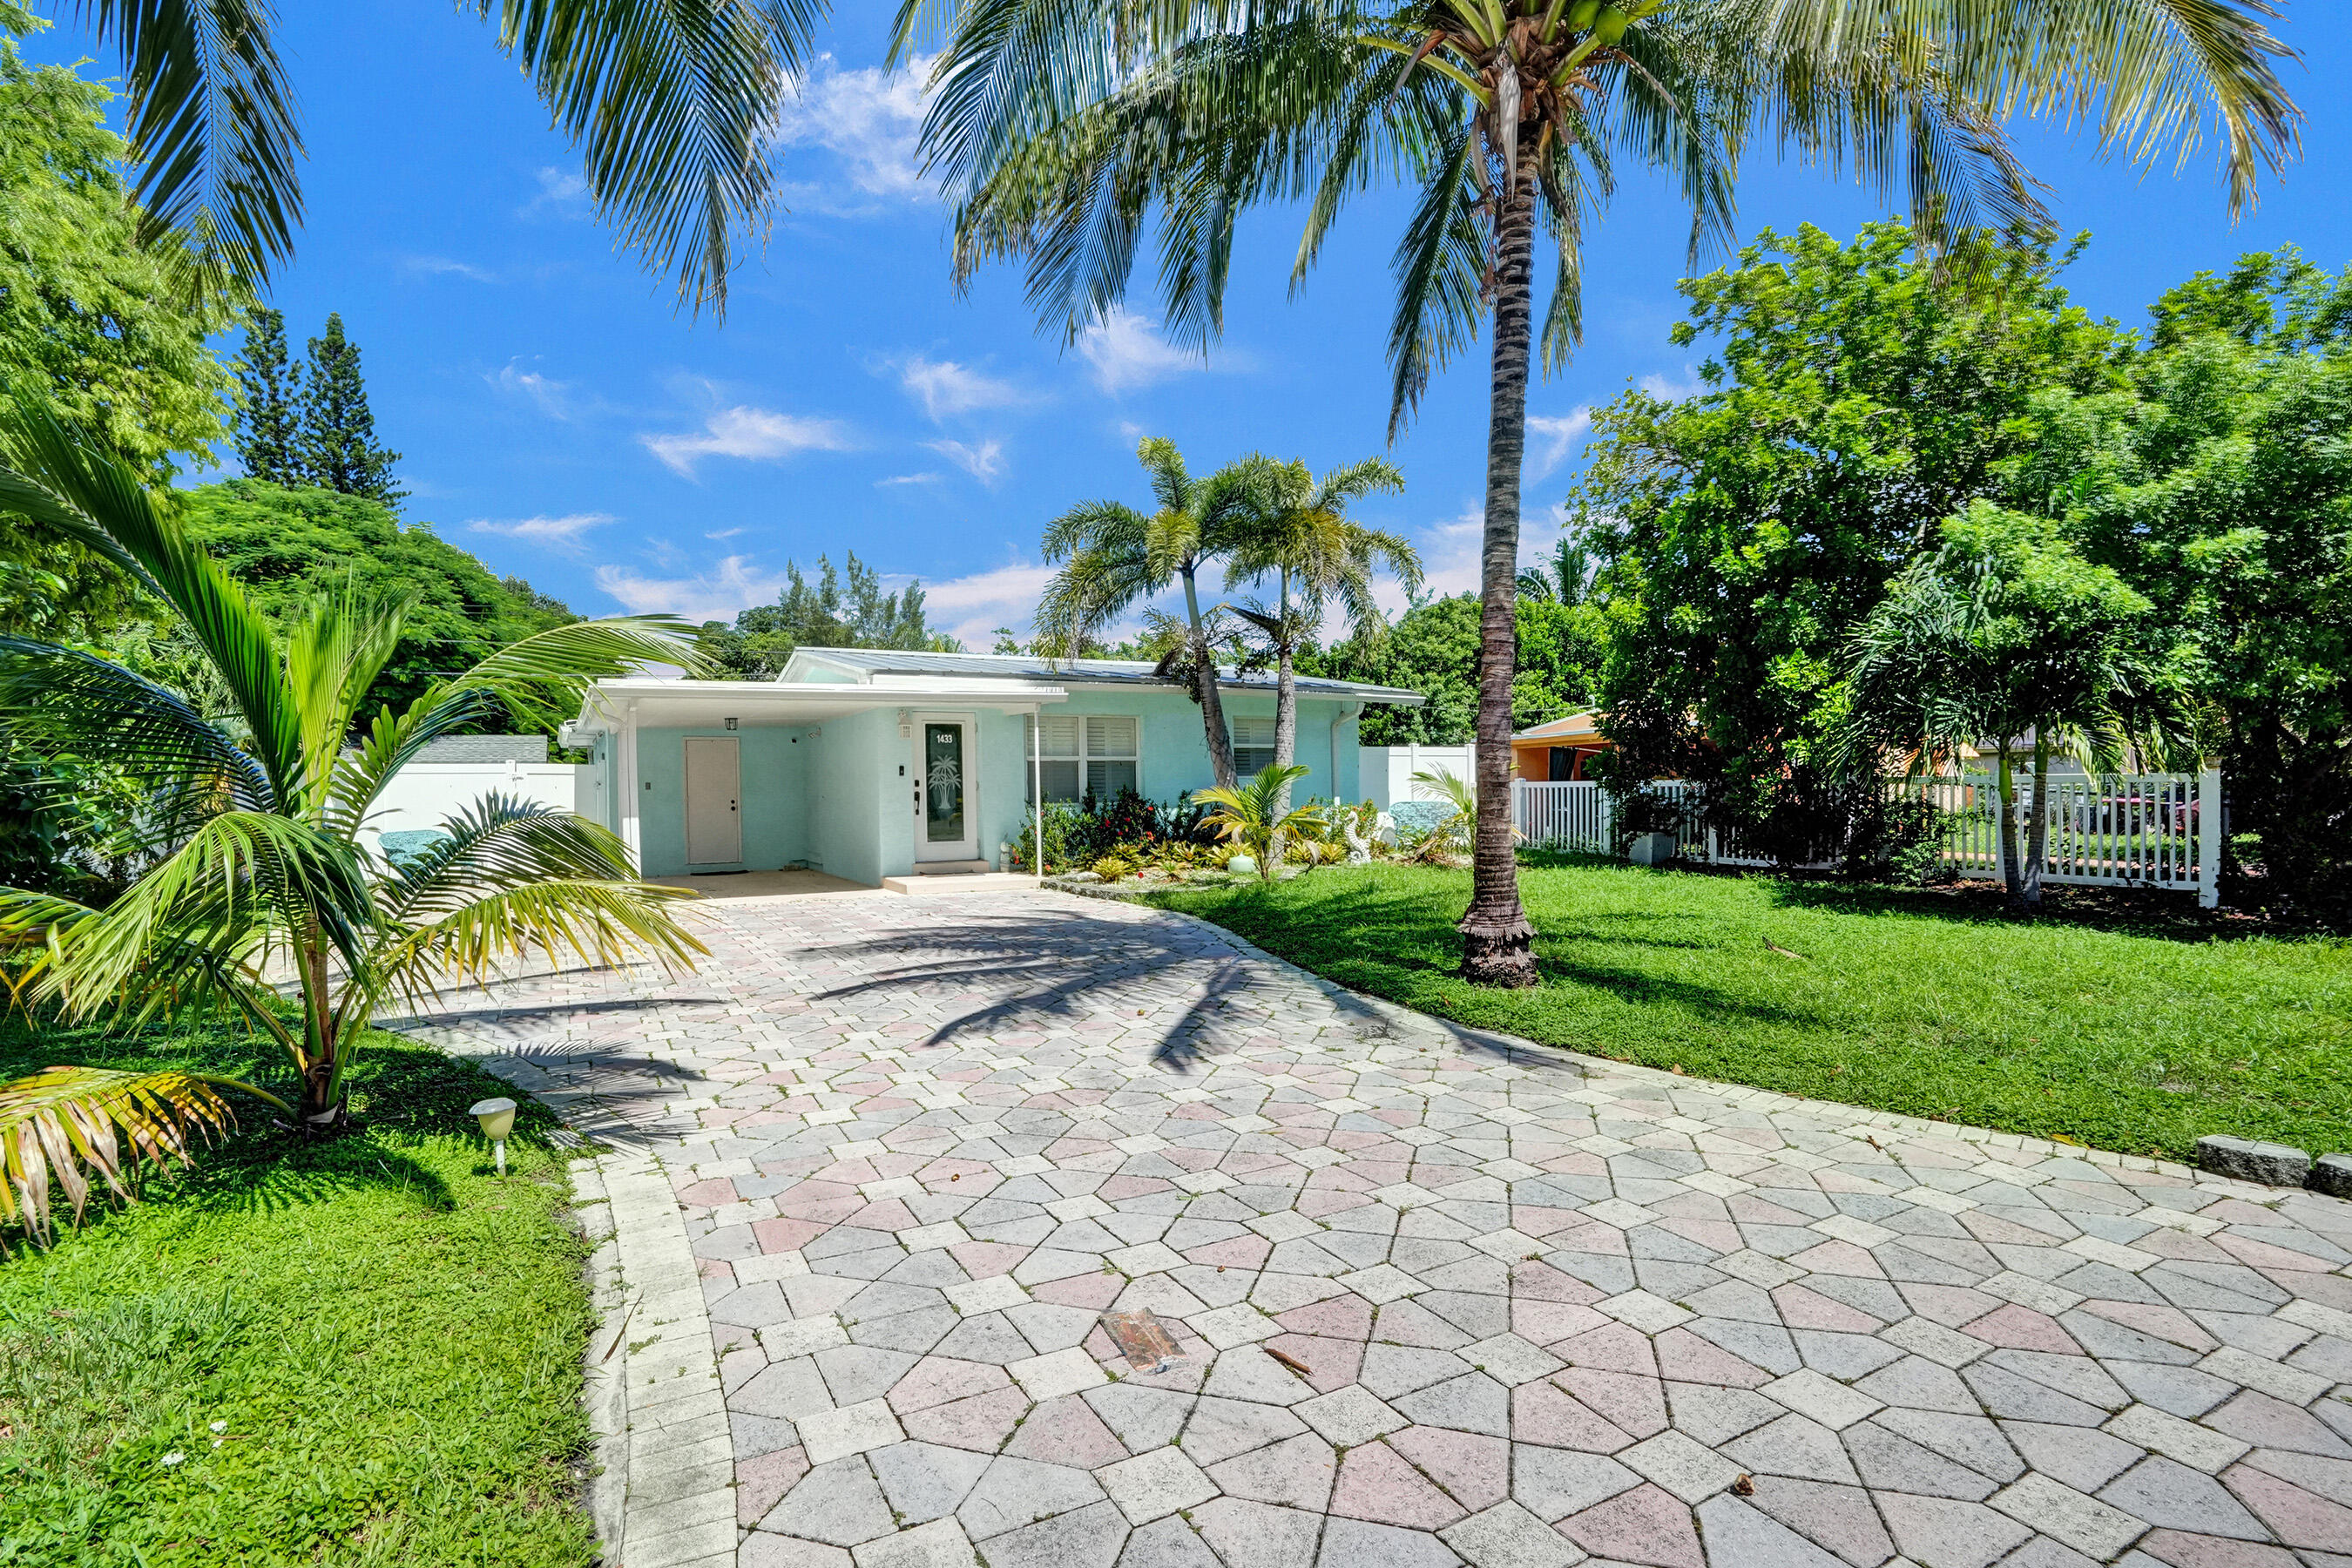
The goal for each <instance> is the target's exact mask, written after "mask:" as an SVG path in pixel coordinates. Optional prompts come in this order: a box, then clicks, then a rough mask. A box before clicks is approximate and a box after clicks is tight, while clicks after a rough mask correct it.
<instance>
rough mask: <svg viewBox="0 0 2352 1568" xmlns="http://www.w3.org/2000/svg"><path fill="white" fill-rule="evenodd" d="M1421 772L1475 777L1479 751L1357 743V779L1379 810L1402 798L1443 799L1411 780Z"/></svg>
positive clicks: (1458, 747)
mask: <svg viewBox="0 0 2352 1568" xmlns="http://www.w3.org/2000/svg"><path fill="white" fill-rule="evenodd" d="M1415 773H1452V774H1453V775H1454V777H1455V778H1458V779H1475V778H1476V777H1477V776H1478V752H1477V750H1476V748H1475V747H1471V746H1359V747H1357V748H1356V782H1357V784H1358V786H1359V787H1360V788H1361V789H1362V791H1363V793H1364V798H1366V799H1367V800H1370V802H1371V803H1372V804H1373V805H1377V806H1379V807H1380V808H1381V810H1382V811H1386V810H1387V809H1388V808H1389V807H1391V806H1392V805H1395V804H1396V803H1397V802H1399V801H1401V800H1443V799H1444V795H1440V794H1439V793H1438V792H1437V791H1436V790H1433V789H1432V788H1430V787H1429V786H1428V785H1427V784H1415V783H1413V782H1412V775H1413V774H1415Z"/></svg>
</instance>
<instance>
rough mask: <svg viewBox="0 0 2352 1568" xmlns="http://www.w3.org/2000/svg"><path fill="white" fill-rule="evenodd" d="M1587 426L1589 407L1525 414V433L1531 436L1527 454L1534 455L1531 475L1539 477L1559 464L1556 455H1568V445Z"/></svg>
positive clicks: (1590, 426) (1561, 456) (1563, 456)
mask: <svg viewBox="0 0 2352 1568" xmlns="http://www.w3.org/2000/svg"><path fill="white" fill-rule="evenodd" d="M1591 428H1592V410H1591V409H1590V408H1579V409H1577V410H1575V411H1574V412H1573V413H1570V414H1561V415H1546V414H1530V415H1528V436H1530V437H1533V439H1531V440H1529V441H1528V448H1529V451H1528V455H1529V456H1530V457H1532V458H1534V459H1535V468H1536V472H1535V477H1536V478H1537V479H1542V478H1543V477H1544V476H1545V475H1546V474H1549V473H1550V472H1551V471H1552V470H1553V469H1554V468H1559V464H1560V459H1561V458H1565V457H1567V456H1568V449H1569V448H1570V447H1572V446H1574V445H1575V444H1576V441H1577V438H1578V437H1580V436H1582V435H1583V434H1584V433H1585V432H1586V431H1587V430H1590V429H1591Z"/></svg>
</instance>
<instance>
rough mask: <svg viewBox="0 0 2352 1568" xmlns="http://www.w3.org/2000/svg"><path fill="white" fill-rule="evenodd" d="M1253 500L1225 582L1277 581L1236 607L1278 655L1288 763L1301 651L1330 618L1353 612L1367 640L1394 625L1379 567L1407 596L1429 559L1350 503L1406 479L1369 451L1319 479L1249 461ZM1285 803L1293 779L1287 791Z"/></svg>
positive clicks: (1417, 588) (1287, 466) (1294, 749)
mask: <svg viewBox="0 0 2352 1568" xmlns="http://www.w3.org/2000/svg"><path fill="white" fill-rule="evenodd" d="M1248 470H1249V471H1248V478H1247V480H1246V486H1247V493H1248V498H1249V499H1248V502H1247V505H1246V506H1245V507H1244V509H1243V510H1242V511H1241V512H1240V514H1239V515H1237V516H1236V518H1235V520H1234V534H1233V535H1232V539H1231V542H1230V547H1229V552H1228V554H1227V556H1226V559H1225V584H1226V586H1228V587H1232V586H1234V584H1242V583H1249V584H1259V583H1263V582H1265V580H1266V579H1267V578H1269V577H1271V578H1272V579H1274V596H1273V598H1272V599H1270V600H1265V601H1260V602H1255V603H1251V604H1245V605H1235V606H1234V614H1235V615H1237V616H1240V617H1241V618H1242V619H1243V620H1244V621H1245V622H1247V623H1248V624H1249V625H1250V626H1254V627H1255V628H1256V630H1257V634H1258V637H1259V639H1260V640H1261V642H1262V643H1263V646H1264V649H1265V654H1266V655H1267V656H1268V657H1270V658H1272V659H1273V661H1274V670H1275V696H1274V765H1275V767H1276V769H1277V770H1286V769H1288V768H1289V767H1290V765H1291V763H1293V762H1295V761H1296V760H1297V755H1298V666H1297V657H1298V650H1299V649H1300V648H1301V647H1304V646H1307V645H1309V644H1311V643H1312V642H1313V640H1314V637H1315V634H1316V631H1317V630H1318V628H1319V627H1320V626H1322V625H1323V622H1324V620H1325V618H1326V617H1327V616H1329V615H1331V614H1334V613H1337V614H1339V615H1341V616H1346V617H1347V621H1348V626H1349V630H1350V631H1351V632H1352V634H1353V636H1354V638H1355V640H1356V641H1357V642H1358V643H1359V644H1366V645H1369V644H1373V643H1377V642H1379V641H1380V639H1381V637H1383V636H1385V635H1386V634H1387V632H1388V617H1387V616H1385V615H1383V614H1382V613H1381V606H1380V604H1379V602H1378V601H1377V600H1375V599H1374V598H1373V596H1372V576H1373V574H1374V573H1375V572H1377V571H1379V570H1381V569H1382V568H1386V569H1387V570H1388V571H1389V572H1390V573H1391V574H1392V575H1394V576H1395V578H1396V579H1397V581H1398V582H1399V583H1401V584H1403V587H1404V591H1405V592H1406V593H1407V594H1408V595H1411V594H1417V593H1419V592H1421V556H1420V555H1419V553H1418V552H1415V551H1414V549H1413V547H1412V545H1410V544H1408V543H1406V542H1405V541H1404V540H1403V539H1402V537H1401V536H1399V535H1397V534H1393V533H1389V532H1385V531H1381V530H1380V529H1376V528H1366V527H1365V526H1364V525H1363V524H1362V523H1360V522H1358V521H1355V520H1354V519H1353V518H1351V517H1349V515H1348V509H1349V507H1351V506H1353V505H1355V504H1356V503H1357V502H1358V501H1360V500H1363V498H1364V497H1366V496H1368V495H1375V494H1380V493H1382V492H1386V493H1389V494H1395V493H1397V492H1399V491H1401V490H1402V489H1404V476H1403V475H1402V474H1401V473H1399V472H1397V470H1396V467H1395V465H1393V464H1391V463H1388V462H1384V461H1382V460H1381V458H1365V459H1364V460H1363V461H1361V462H1358V463H1349V465H1347V466H1346V467H1345V468H1334V469H1332V470H1330V471H1329V472H1328V473H1326V474H1324V475H1323V476H1322V477H1321V478H1319V479H1318V478H1317V477H1316V476H1315V475H1314V474H1313V473H1312V472H1310V471H1309V470H1308V468H1307V465H1306V464H1305V463H1297V462H1293V463H1277V462H1275V461H1273V460H1271V459H1269V458H1253V459H1249V460H1248ZM1280 800H1281V802H1282V805H1283V807H1284V809H1285V810H1287V809H1288V808H1289V805H1290V785H1289V784H1288V782H1287V781H1286V782H1285V783H1284V784H1282V786H1281V790H1280Z"/></svg>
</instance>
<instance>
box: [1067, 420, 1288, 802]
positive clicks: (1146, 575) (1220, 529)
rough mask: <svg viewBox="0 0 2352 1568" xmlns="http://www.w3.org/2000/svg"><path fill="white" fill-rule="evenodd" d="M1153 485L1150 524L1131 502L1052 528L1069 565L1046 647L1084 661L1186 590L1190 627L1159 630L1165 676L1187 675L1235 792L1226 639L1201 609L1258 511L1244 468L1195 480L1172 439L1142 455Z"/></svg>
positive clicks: (1096, 503) (1153, 443)
mask: <svg viewBox="0 0 2352 1568" xmlns="http://www.w3.org/2000/svg"><path fill="white" fill-rule="evenodd" d="M1135 456H1136V460H1137V461H1139V462H1140V463H1141V464H1142V465H1143V471H1144V474H1145V476H1146V477H1147V478H1148V479H1150V481H1151V493H1152V496H1153V498H1154V499H1155V500H1158V501H1159V503H1160V510H1157V511H1155V512H1152V513H1151V514H1150V516H1146V515H1144V514H1143V513H1142V512H1139V511H1138V510H1135V509H1134V508H1133V507H1131V506H1129V505H1127V504H1126V503H1125V502H1123V501H1115V500H1090V501H1081V502H1079V503H1078V504H1077V505H1076V506H1074V507H1072V508H1071V509H1070V510H1067V511H1066V512H1064V513H1063V514H1062V515H1061V516H1059V517H1057V518H1055V520H1054V521H1051V522H1049V523H1047V524H1046V525H1045V546H1044V552H1045V559H1046V560H1047V561H1049V562H1060V563H1063V564H1062V569H1061V570H1060V571H1059V572H1056V573H1055V574H1054V577H1053V580H1052V581H1051V582H1049V583H1047V584H1045V595H1044V597H1043V598H1041V599H1040V600H1039V601H1038V605H1037V617H1036V627H1037V636H1038V637H1039V639H1040V640H1041V641H1043V642H1044V643H1045V644H1046V645H1047V646H1049V647H1060V648H1064V649H1066V650H1068V652H1069V654H1070V656H1071V657H1073V658H1075V657H1076V655H1077V652H1078V650H1080V649H1082V648H1084V647H1087V644H1088V643H1089V642H1090V641H1091V640H1092V639H1093V638H1094V637H1095V636H1096V635H1097V633H1099V632H1100V631H1102V629H1103V628H1104V627H1105V626H1108V625H1109V624H1110V623H1111V622H1112V621H1114V620H1116V619H1117V618H1118V616H1121V615H1123V614H1125V613H1126V612H1127V611H1128V610H1129V608H1131V607H1132V606H1133V605H1135V603H1136V601H1137V600H1139V599H1146V598H1150V596H1151V595H1155V594H1158V593H1160V592H1162V591H1163V590H1165V589H1166V588H1167V586H1168V585H1169V584H1170V583H1171V582H1181V583H1182V584H1183V585H1184V619H1183V620H1182V621H1181V623H1171V624H1170V625H1168V626H1164V627H1160V628H1158V629H1160V631H1161V632H1162V634H1163V635H1162V636H1160V637H1159V638H1158V639H1157V640H1158V641H1160V643H1161V644H1162V645H1163V648H1164V651H1163V652H1162V655H1161V658H1160V666H1161V668H1163V669H1167V668H1177V667H1179V666H1181V668H1183V669H1184V670H1186V671H1187V672H1188V673H1189V675H1190V677H1191V681H1192V692H1193V696H1194V697H1195V698H1196V699H1197V700H1199V702H1200V704H1201V724H1202V729H1203V730H1204V731H1206V733H1207V737H1208V743H1209V767H1210V773H1211V776H1212V777H1213V778H1214V779H1215V780H1216V781H1217V784H1218V785H1219V787H1221V788H1224V789H1231V788H1232V787H1233V786H1234V740H1233V736H1232V734H1231V733H1229V732H1228V731H1227V730H1226V729H1225V709H1224V702H1223V698H1222V697H1221V696H1220V695H1219V692H1218V689H1217V652H1218V647H1219V645H1220V643H1221V641H1222V640H1223V639H1222V638H1221V637H1219V636H1218V635H1217V628H1216V626H1215V624H1214V619H1215V617H1214V613H1213V611H1207V612H1204V611H1203V610H1202V608H1201V592H1200V586H1199V584H1198V582H1197V581H1196V579H1197V577H1198V575H1199V573H1200V570H1201V567H1202V565H1203V564H1204V563H1207V562H1208V561H1210V560H1212V559H1214V558H1215V557H1217V556H1220V555H1223V553H1224V552H1226V550H1227V549H1228V548H1230V542H1231V536H1232V534H1233V532H1234V527H1235V525H1236V522H1237V521H1238V520H1239V519H1240V518H1241V517H1242V515H1243V514H1244V512H1245V511H1246V510H1247V509H1248V506H1249V503H1250V491H1249V485H1250V477H1251V474H1252V472H1253V470H1251V469H1250V468H1248V467H1247V466H1246V465H1245V464H1240V463H1229V464H1227V465H1226V466H1225V467H1223V468H1219V469H1218V470H1217V471H1216V472H1214V473H1213V474H1211V475H1209V476H1208V477H1207V478H1206V479H1194V478H1192V473H1191V471H1190V470H1189V469H1187V468H1185V466H1184V455H1183V454H1182V453H1181V452H1179V451H1178V450H1177V449H1176V443H1175V442H1173V441H1171V440H1169V439H1167V438H1166V437H1160V436H1150V437H1145V438H1144V439H1143V440H1142V441H1140V442H1139V443H1138V444H1137V446H1136V448H1135Z"/></svg>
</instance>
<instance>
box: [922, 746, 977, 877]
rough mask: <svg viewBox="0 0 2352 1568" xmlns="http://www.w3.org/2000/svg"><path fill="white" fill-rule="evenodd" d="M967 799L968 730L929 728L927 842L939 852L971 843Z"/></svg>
mask: <svg viewBox="0 0 2352 1568" xmlns="http://www.w3.org/2000/svg"><path fill="white" fill-rule="evenodd" d="M964 795H965V790H964V726H963V725H962V724H961V723H929V724H925V725H924V726H923V839H924V842H925V844H926V845H927V846H929V847H931V848H932V849H934V850H935V851H936V850H939V849H943V848H946V847H949V846H951V845H961V844H965V843H968V842H969V841H970V840H971V829H970V828H969V827H968V826H966V825H965V818H966V816H968V815H969V814H968V812H967V810H966V805H965V798H964Z"/></svg>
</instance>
